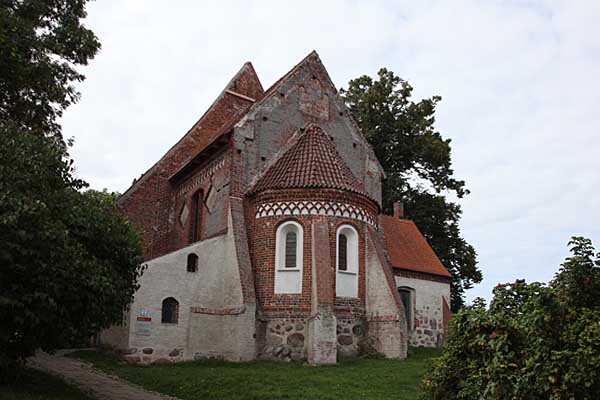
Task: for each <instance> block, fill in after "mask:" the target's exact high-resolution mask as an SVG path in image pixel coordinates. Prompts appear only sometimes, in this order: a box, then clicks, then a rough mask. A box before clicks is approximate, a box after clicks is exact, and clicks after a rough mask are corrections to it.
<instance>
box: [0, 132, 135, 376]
mask: <svg viewBox="0 0 600 400" xmlns="http://www.w3.org/2000/svg"><path fill="white" fill-rule="evenodd" d="M15 129H16V128H14V127H12V128H9V127H7V126H5V125H4V124H2V125H0V160H2V162H1V163H0V242H1V243H2V246H1V247H0V265H2V268H1V269H0V362H1V363H3V364H4V366H6V365H7V364H9V363H11V362H14V361H15V360H20V359H21V360H22V359H23V358H24V357H26V356H28V355H31V354H32V353H33V352H34V351H35V350H36V349H37V348H42V349H44V350H52V349H55V348H57V347H60V346H64V345H66V344H69V343H72V342H73V341H74V340H77V339H81V338H84V337H86V336H90V335H93V334H95V333H97V332H98V331H99V330H100V329H102V328H106V327H108V326H110V325H111V324H113V323H115V322H119V321H121V319H122V315H123V311H124V310H125V307H126V306H127V304H128V303H129V302H130V301H131V298H132V296H133V293H134V291H135V290H136V289H137V284H136V281H137V278H138V276H139V274H140V272H141V267H140V266H141V262H142V259H141V248H140V244H139V239H138V236H137V233H136V232H135V230H134V229H133V227H132V226H131V225H130V224H129V223H128V222H127V220H126V219H125V218H124V217H123V216H122V214H121V213H120V212H119V211H118V210H117V207H116V202H115V195H113V194H109V193H106V192H96V191H93V190H88V191H86V192H83V193H82V192H81V191H80V189H82V188H84V187H85V183H84V182H82V181H80V180H78V179H75V178H73V170H72V163H71V162H70V161H67V160H66V159H65V157H64V153H63V151H62V150H61V149H60V148H59V147H58V146H55V145H54V144H53V143H54V142H53V140H52V139H50V138H46V137H43V136H38V135H33V134H31V133H29V132H21V133H20V134H16V132H15Z"/></svg>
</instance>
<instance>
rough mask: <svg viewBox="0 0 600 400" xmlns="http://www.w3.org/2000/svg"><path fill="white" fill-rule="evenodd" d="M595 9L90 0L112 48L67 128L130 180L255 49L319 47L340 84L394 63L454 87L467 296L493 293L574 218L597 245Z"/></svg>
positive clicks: (123, 183)
mask: <svg viewBox="0 0 600 400" xmlns="http://www.w3.org/2000/svg"><path fill="white" fill-rule="evenodd" d="M599 17H600V3H597V2H554V1H548V2H541V1H540V2H536V1H529V2H521V1H511V2H504V1H502V2H500V1H498V2H479V1H460V2H437V1H429V2H418V3H417V2H409V1H402V2H396V1H388V2H384V1H378V2H358V1H328V2H324V1H304V2H281V1H245V2H241V1H239V2H234V1H221V2H219V3H218V4H217V3H211V4H209V3H208V2H195V1H179V2H176V3H169V5H165V3H164V2H159V1H144V2H137V1H103V2H94V3H91V4H90V6H89V18H88V21H87V24H88V25H89V26H90V27H91V28H92V29H93V30H94V31H95V32H96V34H97V35H98V36H99V38H100V40H101V42H102V46H103V48H102V51H101V52H100V54H99V55H98V56H97V58H96V59H95V60H93V61H92V62H91V65H90V66H89V67H87V68H86V69H85V70H84V72H85V74H86V75H87V77H88V79H87V81H86V82H85V83H84V84H82V85H80V89H81V91H82V93H83V98H82V100H81V102H80V103H79V104H77V105H75V106H73V107H72V108H71V109H69V110H68V111H67V112H66V116H65V119H64V131H65V136H67V137H69V136H74V137H75V138H76V145H75V147H74V149H73V152H72V153H73V156H74V158H75V160H76V162H77V166H78V172H79V174H80V176H81V177H83V178H84V179H86V180H88V181H89V182H90V183H91V184H92V186H94V187H97V188H102V187H108V188H109V189H112V190H119V191H123V190H125V189H126V188H127V187H128V186H129V184H130V183H131V180H132V179H133V178H134V177H137V176H139V175H140V174H141V173H142V172H144V171H145V170H146V169H147V168H148V167H150V166H151V165H152V164H153V163H154V162H155V161H156V160H157V159H158V158H159V157H160V156H161V155H162V154H163V153H164V152H165V151H166V150H167V149H168V148H169V147H170V146H171V145H173V144H174V143H175V142H176V141H177V140H178V139H179V138H180V137H181V136H182V135H183V134H184V133H185V132H186V131H187V129H189V127H190V126H191V125H192V124H193V123H194V122H195V121H196V120H197V118H198V117H199V116H200V115H201V114H202V113H203V112H204V110H205V108H206V107H207V106H208V105H209V104H210V103H211V102H212V100H213V99H214V98H215V97H216V96H217V94H218V93H219V92H220V90H221V89H222V87H223V86H224V85H225V84H226V82H227V81H228V80H229V79H230V77H231V76H232V75H233V74H234V73H235V72H236V71H237V70H238V69H239V67H240V66H241V65H242V63H243V62H244V61H247V60H250V61H252V62H253V64H254V66H255V68H256V69H257V72H258V74H259V76H260V77H261V79H262V82H263V85H265V86H269V85H270V84H271V83H272V82H273V81H274V80H276V79H277V78H278V77H279V76H280V75H282V74H283V73H285V72H286V71H287V70H288V69H289V68H290V67H291V66H293V65H294V64H296V63H297V62H298V61H299V60H300V59H302V58H303V57H304V56H305V55H306V54H307V53H308V52H309V51H310V50H312V49H316V50H317V51H318V52H319V54H320V56H321V58H322V59H323V61H324V62H325V64H326V67H327V68H328V69H329V72H330V74H331V76H332V78H333V80H334V82H336V84H337V85H338V86H345V85H346V83H347V81H348V80H349V79H351V78H354V77H357V76H359V75H361V74H365V73H366V74H370V75H373V74H375V73H376V71H377V70H378V68H379V67H382V66H386V67H388V68H389V69H392V70H393V71H395V72H396V73H397V74H398V75H400V76H401V77H403V78H405V79H408V80H409V81H410V82H411V84H412V85H413V86H414V87H415V94H416V96H417V97H427V96H431V95H434V94H439V95H442V96H443V98H444V100H443V101H442V103H441V104H440V106H439V109H438V113H437V126H438V128H439V130H440V131H441V132H442V134H444V135H445V136H447V137H450V138H452V139H453V155H454V165H455V171H456V174H457V176H458V177H459V178H462V179H465V180H466V181H467V184H468V187H469V188H470V189H471V191H472V194H471V195H470V196H468V198H467V199H465V200H464V201H462V202H461V203H462V205H463V209H464V218H463V224H462V227H463V232H464V235H465V236H466V238H467V239H468V240H469V241H470V242H472V243H473V244H474V245H475V247H476V249H477V251H478V252H479V255H480V257H479V258H480V263H481V267H482V269H483V272H484V277H485V280H484V282H483V284H481V285H479V286H478V287H476V288H475V289H473V290H471V291H470V293H469V298H472V297H473V296H476V295H481V296H485V297H488V298H489V297H490V292H491V288H492V287H493V286H494V285H495V284H496V283H497V282H499V281H513V280H514V279H515V278H518V277H525V278H527V279H528V280H547V279H549V278H550V277H551V276H552V275H553V273H554V272H555V271H556V269H557V267H558V264H559V263H560V262H561V260H562V259H563V258H564V256H565V255H566V247H565V245H566V241H567V240H568V238H569V237H570V236H571V235H573V234H582V235H587V236H590V237H592V239H596V240H597V241H598V243H597V244H598V245H599V246H600V224H598V221H600V207H599V205H600V178H599V174H598V171H599V170H600V157H598V154H599V146H600V139H599V134H600V132H599V128H600V113H599V112H598V111H597V106H598V104H600V80H599V79H598V78H597V76H596V74H597V71H599V70H600V56H599V55H600V28H598V25H597V23H596V21H598V19H599Z"/></svg>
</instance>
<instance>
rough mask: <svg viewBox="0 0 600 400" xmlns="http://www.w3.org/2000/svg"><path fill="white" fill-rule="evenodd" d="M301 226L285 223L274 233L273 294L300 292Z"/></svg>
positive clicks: (289, 222) (291, 222)
mask: <svg viewBox="0 0 600 400" xmlns="http://www.w3.org/2000/svg"><path fill="white" fill-rule="evenodd" d="M302 248H303V230H302V226H301V225H300V224H299V223H297V222H294V221H287V222H284V223H283V224H281V225H280V226H279V227H278V228H277V232H276V233H275V293H301V292H302V255H303V254H302Z"/></svg>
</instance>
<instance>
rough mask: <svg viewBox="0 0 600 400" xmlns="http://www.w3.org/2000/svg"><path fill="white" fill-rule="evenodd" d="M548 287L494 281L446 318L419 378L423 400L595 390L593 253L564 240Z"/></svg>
mask: <svg viewBox="0 0 600 400" xmlns="http://www.w3.org/2000/svg"><path fill="white" fill-rule="evenodd" d="M569 245H570V246H571V252H572V253H573V255H572V256H571V257H569V258H567V259H566V261H565V262H564V263H563V264H562V266H561V268H560V270H559V272H558V273H557V274H556V276H555V278H554V280H552V281H551V282H550V284H549V285H544V284H541V283H537V282H534V283H530V284H527V283H525V282H524V281H516V282H515V283H513V284H505V285H498V286H497V287H496V288H495V289H494V298H493V300H492V302H491V304H490V307H489V309H487V308H486V307H485V303H484V302H483V300H478V301H476V302H475V304H474V305H473V306H470V307H464V308H463V309H461V311H460V312H459V313H458V314H456V315H454V317H453V318H452V321H451V323H450V337H449V340H448V344H447V346H446V348H445V349H444V353H443V355H442V356H441V357H440V358H439V359H437V360H436V361H435V363H434V366H433V369H432V371H431V372H430V373H429V375H428V376H427V377H426V378H425V379H424V381H423V382H424V383H423V385H424V389H425V396H424V398H426V399H431V400H437V399H444V400H446V399H448V400H453V399H461V400H468V399H474V400H486V399H515V400H517V399H518V400H527V399H531V400H533V399H552V400H559V399H561V400H562V399H577V400H585V399H589V400H592V399H597V398H598V396H599V395H600V290H599V289H600V268H599V267H600V254H598V255H597V256H596V258H595V259H594V248H593V247H592V243H591V241H590V240H589V239H585V238H582V237H574V238H572V240H571V241H570V242H569Z"/></svg>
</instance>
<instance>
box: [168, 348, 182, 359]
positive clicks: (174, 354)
mask: <svg viewBox="0 0 600 400" xmlns="http://www.w3.org/2000/svg"><path fill="white" fill-rule="evenodd" d="M180 354H181V351H180V350H179V349H173V350H172V351H171V352H170V353H169V357H177V356H178V355H180Z"/></svg>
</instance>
